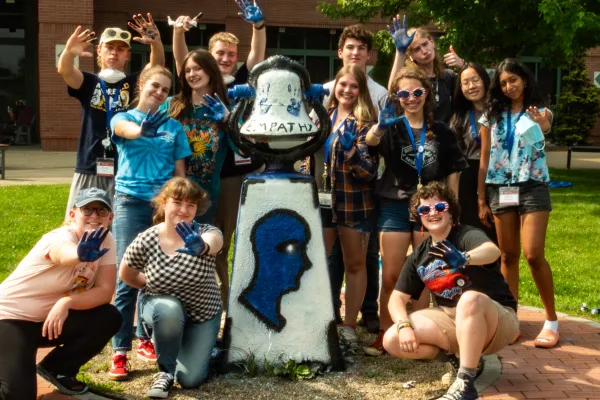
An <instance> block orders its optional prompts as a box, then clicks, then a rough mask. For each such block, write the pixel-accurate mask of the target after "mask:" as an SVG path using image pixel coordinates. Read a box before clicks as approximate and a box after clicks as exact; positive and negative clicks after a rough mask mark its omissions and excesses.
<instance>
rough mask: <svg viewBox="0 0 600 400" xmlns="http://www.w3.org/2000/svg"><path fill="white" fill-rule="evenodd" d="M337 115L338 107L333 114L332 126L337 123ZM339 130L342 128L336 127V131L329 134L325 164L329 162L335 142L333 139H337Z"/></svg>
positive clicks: (326, 143)
mask: <svg viewBox="0 0 600 400" xmlns="http://www.w3.org/2000/svg"><path fill="white" fill-rule="evenodd" d="M336 117H337V108H336V109H335V110H334V111H333V113H332V114H331V126H332V127H333V125H334V124H335V118H336ZM346 118H347V117H346ZM339 130H340V128H338V129H336V130H335V132H333V133H332V134H331V135H329V137H328V138H327V141H326V142H325V164H327V163H328V162H329V148H330V147H331V143H333V139H335V137H336V136H337V134H338V131H339Z"/></svg>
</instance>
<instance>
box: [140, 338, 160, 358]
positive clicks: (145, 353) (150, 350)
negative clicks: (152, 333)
mask: <svg viewBox="0 0 600 400" xmlns="http://www.w3.org/2000/svg"><path fill="white" fill-rule="evenodd" d="M136 354H137V358H139V359H140V360H142V361H146V362H147V363H151V364H154V363H156V351H154V344H153V343H152V341H151V340H143V339H140V341H139V343H138V345H137V351H136Z"/></svg>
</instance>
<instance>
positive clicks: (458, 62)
mask: <svg viewBox="0 0 600 400" xmlns="http://www.w3.org/2000/svg"><path fill="white" fill-rule="evenodd" d="M444 64H446V65H447V66H449V67H450V68H458V69H460V68H462V67H464V65H465V60H463V59H462V58H460V57H459V56H458V54H456V52H455V51H454V47H452V45H450V48H449V52H448V53H446V54H444Z"/></svg>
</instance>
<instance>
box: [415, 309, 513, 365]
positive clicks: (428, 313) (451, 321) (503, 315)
mask: <svg viewBox="0 0 600 400" xmlns="http://www.w3.org/2000/svg"><path fill="white" fill-rule="evenodd" d="M494 304H495V305H496V308H497V309H498V325H497V326H496V333H495V334H494V337H493V338H492V341H491V342H490V344H489V345H488V347H487V348H486V349H485V350H484V351H483V354H484V355H486V354H494V353H496V352H497V351H500V350H501V349H503V348H504V347H506V346H508V344H509V343H510V342H511V341H512V340H513V339H514V338H515V336H516V334H517V332H518V331H519V320H518V318H517V313H516V312H515V310H513V309H512V308H510V307H504V306H502V305H501V304H500V303H498V302H496V301H494ZM416 314H418V315H420V316H424V317H427V318H429V319H430V320H432V321H433V322H434V323H435V324H436V325H437V326H438V327H439V328H440V330H441V331H442V332H443V333H444V334H445V335H446V336H447V337H448V340H449V342H450V348H449V349H448V354H456V353H458V339H457V338H456V321H455V318H456V307H444V306H438V307H432V308H426V309H424V310H419V311H415V312H414V313H412V314H411V316H412V315H416Z"/></svg>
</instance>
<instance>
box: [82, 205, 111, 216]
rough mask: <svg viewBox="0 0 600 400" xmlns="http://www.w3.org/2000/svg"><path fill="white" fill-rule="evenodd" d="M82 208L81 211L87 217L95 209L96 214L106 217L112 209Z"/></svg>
mask: <svg viewBox="0 0 600 400" xmlns="http://www.w3.org/2000/svg"><path fill="white" fill-rule="evenodd" d="M80 210H81V213H82V214H83V215H85V216H86V217H89V216H90V215H92V214H93V213H94V211H96V214H98V216H99V217H106V216H107V215H108V214H109V213H110V211H108V208H104V207H81V208H80Z"/></svg>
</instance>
